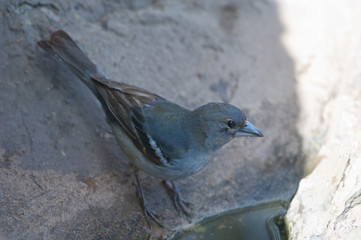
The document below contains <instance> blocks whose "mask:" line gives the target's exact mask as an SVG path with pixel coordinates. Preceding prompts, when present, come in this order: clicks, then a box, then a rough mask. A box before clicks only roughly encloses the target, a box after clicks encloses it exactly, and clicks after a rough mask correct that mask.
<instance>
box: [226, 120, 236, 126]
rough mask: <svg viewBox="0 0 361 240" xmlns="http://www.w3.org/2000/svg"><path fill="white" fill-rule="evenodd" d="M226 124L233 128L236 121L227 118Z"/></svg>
mask: <svg viewBox="0 0 361 240" xmlns="http://www.w3.org/2000/svg"><path fill="white" fill-rule="evenodd" d="M227 126H228V127H230V128H234V127H235V126H236V123H235V122H234V121H233V120H228V122H227Z"/></svg>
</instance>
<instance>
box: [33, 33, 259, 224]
mask: <svg viewBox="0 0 361 240" xmlns="http://www.w3.org/2000/svg"><path fill="white" fill-rule="evenodd" d="M37 44H38V46H39V47H41V48H42V49H44V50H45V51H46V52H47V53H49V54H50V55H52V56H54V57H55V59H56V60H57V61H59V62H61V63H62V64H64V65H65V66H67V67H68V68H69V69H70V71H71V72H73V74H75V75H76V76H77V77H78V78H79V79H80V80H81V81H82V82H83V83H84V84H85V85H86V86H87V87H88V88H89V89H90V91H91V92H92V93H93V94H94V95H95V96H96V98H97V99H98V100H99V102H100V103H101V105H102V108H103V110H104V112H105V115H106V117H107V122H108V123H109V125H110V126H111V128H112V132H113V134H114V136H115V138H116V140H117V141H118V145H119V146H120V149H121V150H122V151H123V153H124V155H125V156H126V158H128V160H129V161H130V163H131V164H132V165H133V166H134V175H135V179H136V189H137V196H138V198H139V201H140V205H141V207H142V210H143V214H144V216H145V220H146V222H147V223H148V225H149V228H151V222H150V219H152V220H153V221H154V222H155V223H157V224H158V225H159V226H161V227H165V228H167V227H166V226H165V225H164V224H162V223H161V222H160V221H159V216H158V215H157V214H156V213H155V212H154V211H153V210H152V209H151V208H150V206H149V205H148V203H147V200H146V198H145V196H144V192H143V188H142V185H141V182H140V178H139V174H138V171H143V172H145V173H147V174H149V175H151V176H153V177H156V178H159V179H161V180H162V182H163V184H164V185H165V186H166V187H167V189H168V191H169V193H170V194H171V196H172V199H173V203H174V205H175V208H176V209H177V210H178V211H182V212H183V213H184V214H185V215H186V216H187V217H191V215H190V213H189V211H188V209H187V208H188V207H190V206H191V203H189V202H187V201H185V200H184V199H183V197H182V196H181V194H180V191H179V189H178V187H177V186H176V184H175V182H174V181H175V180H178V179H182V178H185V177H188V176H190V175H193V174H196V173H198V172H200V171H201V170H202V169H203V168H204V167H205V166H206V165H207V164H208V163H210V162H211V161H212V160H213V158H214V157H215V154H216V152H217V151H218V150H219V149H220V148H221V147H222V146H223V145H225V144H226V143H228V142H230V141H231V140H232V139H234V138H237V137H263V134H262V133H261V132H260V131H259V130H258V129H256V127H255V126H253V125H252V124H251V123H250V122H249V121H248V120H247V119H246V116H245V114H244V113H243V112H242V111H241V110H240V109H239V108H238V107H236V106H234V105H231V104H228V103H219V102H210V103H207V104H205V105H202V106H199V107H198V108H196V109H194V110H188V109H186V108H184V107H182V106H180V105H178V104H176V103H173V102H172V101H170V100H168V99H166V98H163V97H161V96H159V95H157V94H155V93H152V92H150V91H148V90H145V89H142V88H139V87H136V86H132V85H129V84H126V83H122V82H118V81H113V80H111V79H110V78H109V77H107V76H106V75H105V74H104V73H103V72H102V71H101V70H100V69H99V68H98V67H97V66H96V65H95V64H94V63H93V62H92V61H91V60H90V59H89V58H88V57H87V56H86V54H85V53H84V52H83V51H82V50H81V49H80V48H79V47H78V45H77V44H76V43H75V41H74V40H73V39H72V38H71V37H70V36H69V34H67V33H66V32H65V31H64V30H62V29H59V30H56V31H54V32H53V33H51V35H50V39H44V40H40V41H38V42H37Z"/></svg>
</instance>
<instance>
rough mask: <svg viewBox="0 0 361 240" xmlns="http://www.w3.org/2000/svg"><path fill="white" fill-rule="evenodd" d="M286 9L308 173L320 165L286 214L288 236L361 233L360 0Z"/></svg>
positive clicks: (351, 237)
mask: <svg viewBox="0 0 361 240" xmlns="http://www.w3.org/2000/svg"><path fill="white" fill-rule="evenodd" d="M326 6H327V7H326ZM280 13H281V19H284V21H283V22H284V23H285V28H286V34H285V35H284V38H283V42H284V43H285V46H286V48H287V49H289V52H290V54H291V56H292V58H293V59H294V62H295V72H296V79H297V85H298V87H297V93H298V97H299V104H300V115H299V124H298V126H299V131H300V135H301V136H302V139H303V153H304V154H305V158H306V159H307V161H306V162H305V163H304V166H303V167H304V169H305V173H309V172H311V171H312V169H313V168H314V166H317V167H316V168H315V169H314V170H313V171H312V173H311V174H309V175H308V176H307V177H305V178H304V179H302V180H301V182H300V185H299V189H298V191H297V194H296V195H295V197H294V199H293V200H292V202H291V206H290V208H289V210H288V213H287V215H286V220H287V224H288V229H289V231H290V239H299V240H304V239H315V240H316V239H328V240H331V239H334V240H336V239H337V240H338V239H349V240H357V239H361V218H360V216H361V128H360V122H361V111H360V109H361V108H360V107H361V101H360V100H361V31H360V23H361V4H360V2H359V1H342V2H341V1H315V2H312V4H310V3H301V2H299V1H298V2H297V1H289V2H287V3H285V4H283V5H282V7H281V9H280ZM286 20H287V21H286ZM317 164H318V165H317Z"/></svg>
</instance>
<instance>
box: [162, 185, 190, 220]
mask: <svg viewBox="0 0 361 240" xmlns="http://www.w3.org/2000/svg"><path fill="white" fill-rule="evenodd" d="M162 182H163V184H164V186H165V187H166V188H167V190H168V192H169V194H170V195H171V198H172V200H173V204H174V206H175V208H176V209H177V211H178V213H180V211H181V210H182V211H183V213H184V214H185V215H186V216H187V218H191V217H192V215H191V214H190V213H189V212H188V210H187V207H188V208H189V207H192V205H193V204H192V203H190V202H187V201H185V200H184V199H183V197H182V196H181V194H180V192H179V189H178V187H177V185H175V183H174V182H173V181H166V180H163V181H162Z"/></svg>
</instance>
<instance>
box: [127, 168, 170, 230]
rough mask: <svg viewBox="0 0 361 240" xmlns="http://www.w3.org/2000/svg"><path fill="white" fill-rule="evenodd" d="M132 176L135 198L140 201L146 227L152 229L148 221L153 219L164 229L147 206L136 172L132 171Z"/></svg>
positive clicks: (156, 216)
mask: <svg viewBox="0 0 361 240" xmlns="http://www.w3.org/2000/svg"><path fill="white" fill-rule="evenodd" d="M134 175H135V179H136V180H137V185H136V188H137V196H138V199H139V201H140V205H141V206H142V208H143V213H144V217H145V220H146V221H147V223H148V226H149V228H152V225H151V224H150V221H149V217H150V218H151V219H153V221H154V222H156V223H157V224H158V225H159V226H161V227H162V228H166V229H167V227H165V226H164V225H163V224H161V223H160V222H159V220H158V218H159V216H158V215H157V214H156V213H155V212H154V211H153V210H152V209H151V208H150V207H149V206H148V204H147V201H146V199H145V197H144V193H143V188H142V185H141V184H140V180H139V176H138V172H137V170H135V171H134Z"/></svg>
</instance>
